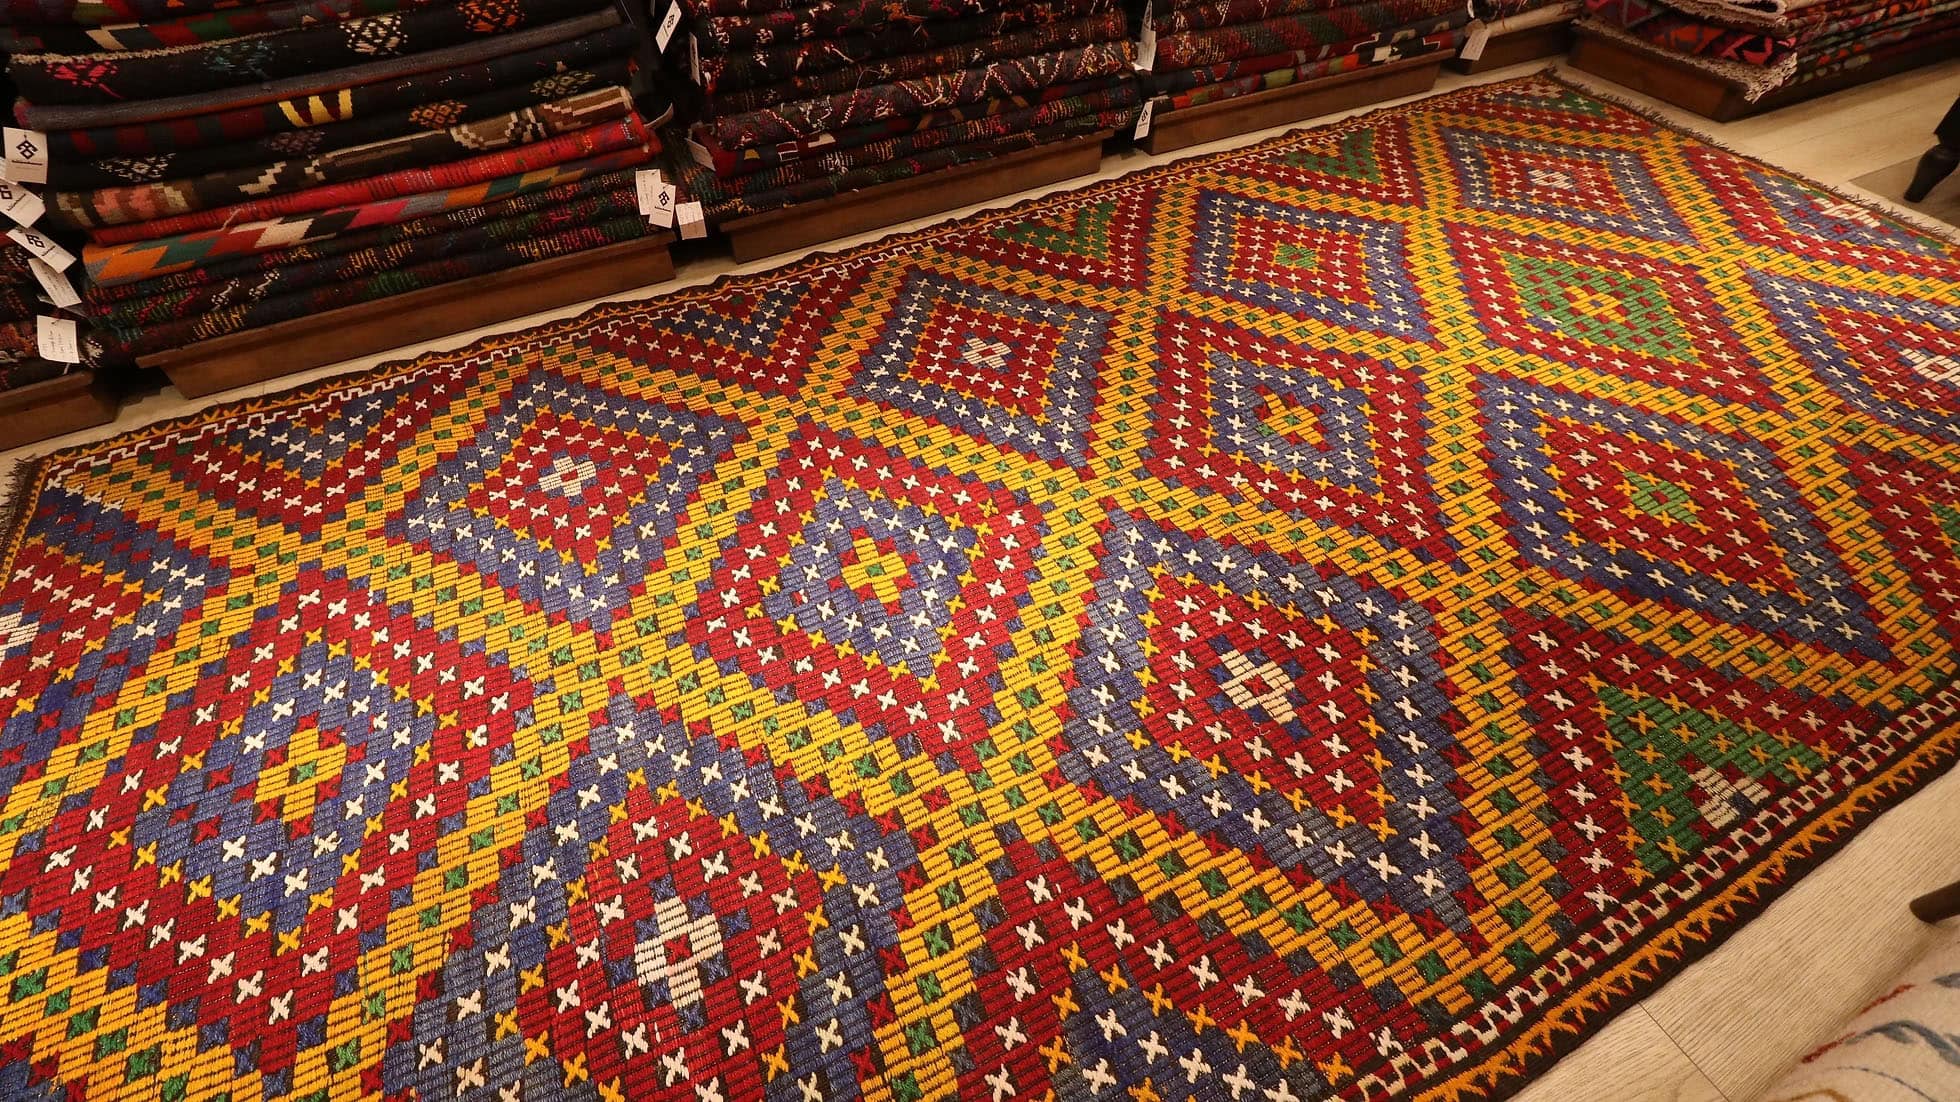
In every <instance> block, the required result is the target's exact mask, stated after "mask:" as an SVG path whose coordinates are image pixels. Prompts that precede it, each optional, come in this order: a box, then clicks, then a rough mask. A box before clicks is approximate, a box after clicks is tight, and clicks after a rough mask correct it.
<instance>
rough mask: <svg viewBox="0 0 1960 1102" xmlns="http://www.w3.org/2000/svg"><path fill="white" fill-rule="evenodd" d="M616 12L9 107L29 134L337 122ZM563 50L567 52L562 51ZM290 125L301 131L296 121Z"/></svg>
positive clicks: (606, 24) (593, 30) (555, 40)
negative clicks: (290, 71)
mask: <svg viewBox="0 0 1960 1102" xmlns="http://www.w3.org/2000/svg"><path fill="white" fill-rule="evenodd" d="M621 21H622V20H621V17H620V14H619V12H618V10H617V9H614V8H605V9H602V10H600V11H595V12H592V13H591V14H589V15H581V16H578V17H576V18H573V19H561V20H559V21H558V22H556V23H548V24H546V25H544V26H542V27H532V28H530V29H528V30H521V31H513V32H511V33H509V34H498V35H490V36H489V37H486V38H480V39H477V40H475V41H471V42H465V43H462V44H460V45H456V46H444V47H442V48H441V49H435V50H428V51H425V52H423V53H416V54H407V55H404V56H402V57H390V58H384V59H382V60H380V61H372V62H368V63H366V64H362V65H352V66H349V67H347V68H344V69H331V70H327V71H324V72H318V73H306V74H303V75H300V76H293V77H286V78H284V79H282V80H274V81H266V82H264V83H260V84H252V85H245V86H241V87H234V88H225V89H221V90H219V91H212V92H196V93H192V94H190V95H180V96H168V97H161V98H153V99H144V100H138V101H135V102H130V103H99V104H51V105H43V104H35V103H29V102H27V101H26V100H21V101H19V102H18V103H16V104H15V105H14V116H15V117H16V118H18V119H19V120H20V121H21V123H22V125H24V126H31V127H33V128H34V129H36V130H85V129H91V128H94V127H100V126H124V125H128V124H130V123H144V122H157V121H160V120H165V119H178V118H184V117H187V116H191V115H205V114H211V113H214V112H221V111H230V110H232V109H234V108H240V107H252V106H259V105H271V104H276V103H278V102H280V101H282V100H286V101H291V102H294V103H296V104H302V105H304V106H303V107H302V108H301V109H302V110H306V111H308V113H309V114H312V115H313V116H314V121H317V122H325V121H328V119H330V118H336V117H345V116H344V115H336V114H333V113H332V105H333V104H334V103H336V102H338V101H340V100H342V99H343V98H344V97H345V96H346V94H347V93H348V92H349V91H350V90H351V89H353V88H356V87H362V86H366V85H370V84H376V83H382V82H394V81H397V80H399V79H401V78H413V77H418V76H422V75H425V74H433V73H440V72H443V71H445V70H450V69H457V68H461V67H463V66H467V65H476V64H481V63H483V62H487V61H492V60H494V59H497V58H501V57H507V56H509V55H511V54H518V53H524V52H526V51H529V50H538V49H541V48H544V47H550V46H554V45H559V44H562V43H574V41H575V40H576V39H579V38H582V37H584V36H587V35H597V34H600V33H601V32H604V31H606V30H608V29H610V28H613V27H616V26H618V25H619V24H620V23H621ZM569 48H570V47H567V49H569ZM295 124H296V125H302V126H303V125H306V123H305V122H303V121H297V120H296V123H295Z"/></svg>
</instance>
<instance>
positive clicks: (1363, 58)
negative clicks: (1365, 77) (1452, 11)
mask: <svg viewBox="0 0 1960 1102" xmlns="http://www.w3.org/2000/svg"><path fill="white" fill-rule="evenodd" d="M1466 22H1468V17H1467V16H1464V15H1461V14H1459V15H1454V16H1449V17H1446V18H1444V19H1441V20H1437V21H1435V23H1434V24H1433V25H1434V26H1435V27H1436V28H1437V29H1433V30H1431V31H1430V32H1429V33H1427V34H1421V35H1418V34H1416V33H1415V32H1414V31H1413V30H1404V31H1393V32H1386V34H1388V35H1392V36H1395V37H1393V38H1392V40H1389V41H1384V36H1383V35H1376V36H1373V37H1371V38H1369V39H1366V40H1365V41H1366V43H1367V45H1366V47H1365V52H1359V53H1357V52H1352V51H1349V52H1344V53H1341V54H1339V55H1337V56H1330V57H1327V58H1324V59H1321V60H1318V61H1308V62H1302V63H1298V64H1290V65H1279V66H1275V67H1272V68H1265V69H1260V70H1258V71H1253V72H1246V73H1243V74H1240V75H1235V76H1219V77H1217V78H1216V79H1213V80H1208V81H1204V82H1200V83H1198V84H1196V85H1195V86H1186V87H1184V88H1183V89H1181V90H1178V91H1174V92H1171V94H1170V95H1169V97H1168V99H1169V102H1170V105H1171V106H1172V107H1178V108H1182V107H1197V106H1199V105H1201V104H1206V103H1216V102H1218V101H1220V100H1226V99H1231V98H1233V97H1234V96H1244V95H1250V94H1251V93H1253V92H1264V91H1268V90H1270V89H1273V88H1284V87H1286V86H1288V85H1292V84H1303V83H1305V82H1307V81H1310V80H1318V79H1320V78H1321V77H1330V76H1335V75H1338V74H1340V73H1351V72H1355V71H1357V70H1360V69H1365V68H1367V67H1368V66H1370V65H1375V64H1379V63H1380V61H1399V60H1401V59H1403V58H1410V57H1421V56H1423V55H1425V54H1432V53H1436V52H1437V51H1439V50H1454V49H1456V48H1457V47H1458V46H1459V45H1461V44H1462V42H1463V39H1464V37H1465V33H1464V30H1463V25H1464V24H1465V23H1466ZM1377 49H1386V50H1388V51H1389V53H1388V56H1387V57H1384V58H1381V59H1380V60H1379V61H1378V60H1377V59H1376V58H1375V56H1374V54H1375V51H1376V50H1377ZM1198 71H1199V70H1185V72H1183V73H1173V74H1170V75H1171V76H1174V77H1181V76H1185V75H1186V74H1187V73H1196V72H1198Z"/></svg>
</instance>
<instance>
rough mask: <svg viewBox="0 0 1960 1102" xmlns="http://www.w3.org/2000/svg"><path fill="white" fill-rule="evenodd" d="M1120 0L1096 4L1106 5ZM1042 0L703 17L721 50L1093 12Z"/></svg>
mask: <svg viewBox="0 0 1960 1102" xmlns="http://www.w3.org/2000/svg"><path fill="white" fill-rule="evenodd" d="M1115 6H1116V5H1115V2H1114V0H1105V2H1104V3H1102V4H1100V5H1098V6H1097V7H1095V8H1093V9H1092V10H1093V11H1105V10H1108V9H1109V8H1113V7H1115ZM1051 7H1052V6H1051V5H1048V4H1045V3H1041V2H1040V0H818V2H817V3H815V4H811V5H810V6H808V7H800V8H791V9H785V10H782V11H772V12H763V13H759V14H756V15H737V16H714V17H711V18H709V19H706V20H703V21H701V29H700V32H699V33H700V34H701V36H702V40H703V41H704V42H705V43H711V44H712V45H713V48H714V49H715V50H717V51H721V52H726V51H730V50H752V49H755V48H757V47H763V46H771V45H775V44H777V43H782V42H801V41H804V40H806V39H813V38H830V37H833V36H835V35H837V34H840V33H843V32H846V31H876V30H879V29H881V28H886V27H891V26H894V25H903V24H907V23H916V24H925V23H931V22H934V21H936V20H945V19H958V18H960V17H962V16H971V15H982V14H986V13H989V12H1000V11H1006V10H1008V9H1012V8H1026V9H1028V11H1029V16H1028V19H1029V22H1061V21H1063V20H1066V19H1069V18H1072V17H1074V16H1076V15H1083V14H1089V13H1087V12H1076V11H1066V10H1060V9H1055V10H1051Z"/></svg>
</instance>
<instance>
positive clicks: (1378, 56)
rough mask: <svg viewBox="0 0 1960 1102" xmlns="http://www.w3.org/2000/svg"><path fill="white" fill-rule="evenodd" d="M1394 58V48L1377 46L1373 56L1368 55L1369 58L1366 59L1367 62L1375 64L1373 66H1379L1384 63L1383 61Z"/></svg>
mask: <svg viewBox="0 0 1960 1102" xmlns="http://www.w3.org/2000/svg"><path fill="white" fill-rule="evenodd" d="M1394 56H1395V47H1393V46H1377V47H1375V52H1374V53H1373V54H1371V55H1369V58H1368V60H1369V61H1372V62H1374V63H1375V64H1377V65H1379V64H1381V63H1382V62H1384V61H1388V60H1390V59H1391V58H1393V57H1394Z"/></svg>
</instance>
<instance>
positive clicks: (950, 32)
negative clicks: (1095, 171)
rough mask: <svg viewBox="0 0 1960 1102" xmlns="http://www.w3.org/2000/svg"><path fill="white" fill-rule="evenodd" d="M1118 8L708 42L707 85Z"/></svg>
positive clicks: (1073, 2) (769, 77)
mask: <svg viewBox="0 0 1960 1102" xmlns="http://www.w3.org/2000/svg"><path fill="white" fill-rule="evenodd" d="M1114 7H1115V5H1113V4H1112V3H1111V0H1049V2H1047V3H1044V4H1042V5H1041V6H1040V7H1038V8H1009V9H1007V10H1006V11H996V12H988V13H986V14H984V15H970V16H966V17H964V18H960V19H935V20H932V21H930V22H926V23H894V24H891V25H889V26H885V27H880V28H878V29H877V30H875V31H849V32H845V33H842V34H838V35H835V36H832V37H829V38H816V39H810V40H808V41H802V42H786V43H780V44H777V45H773V46H762V47H754V48H749V49H743V50H732V51H726V52H724V51H721V50H720V49H719V48H718V47H715V46H712V45H704V46H703V47H702V50H703V52H702V54H701V87H702V88H703V89H704V90H706V91H708V92H710V93H716V92H724V91H729V90H733V89H737V88H752V87H756V86H758V85H763V84H771V83H774V82H776V81H779V80H783V79H786V78H788V77H791V76H795V75H796V74H798V73H818V72H826V71H830V70H835V69H848V68H851V67H853V66H856V65H859V64H862V63H863V62H866V61H870V60H874V59H876V58H881V57H891V56H894V55H897V54H909V53H918V52H919V51H921V50H933V49H938V48H940V47H942V46H952V45H957V44H959V43H962V42H975V41H978V40H981V39H986V38H996V37H999V36H1001V35H1006V34H1012V33H1015V32H1018V31H1022V30H1026V29H1028V28H1030V27H1038V26H1045V25H1047V24H1050V23H1059V22H1067V21H1069V20H1071V19H1079V18H1081V17H1083V16H1087V15H1099V14H1102V13H1103V12H1107V11H1110V10H1113V9H1114Z"/></svg>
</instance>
